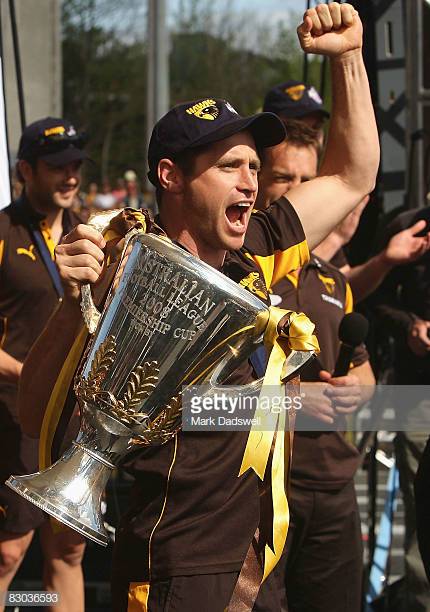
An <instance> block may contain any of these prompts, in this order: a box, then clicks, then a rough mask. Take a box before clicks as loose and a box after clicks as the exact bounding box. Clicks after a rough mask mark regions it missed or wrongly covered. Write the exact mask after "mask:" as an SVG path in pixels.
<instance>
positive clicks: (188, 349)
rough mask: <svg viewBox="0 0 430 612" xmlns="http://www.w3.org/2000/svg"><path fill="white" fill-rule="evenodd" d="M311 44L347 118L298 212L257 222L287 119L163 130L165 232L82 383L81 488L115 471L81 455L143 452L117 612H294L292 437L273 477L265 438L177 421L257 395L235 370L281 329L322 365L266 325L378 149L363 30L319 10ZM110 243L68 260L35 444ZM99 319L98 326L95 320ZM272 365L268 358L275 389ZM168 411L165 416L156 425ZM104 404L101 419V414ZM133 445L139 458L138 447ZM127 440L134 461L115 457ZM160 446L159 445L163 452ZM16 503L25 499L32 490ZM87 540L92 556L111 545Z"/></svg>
mask: <svg viewBox="0 0 430 612" xmlns="http://www.w3.org/2000/svg"><path fill="white" fill-rule="evenodd" d="M298 34H299V39H300V42H301V45H302V48H303V49H304V51H305V52H309V53H320V54H324V55H327V56H329V57H330V58H331V69H332V83H333V110H332V121H331V125H330V132H329V142H328V147H327V153H326V156H325V159H324V161H323V163H322V166H321V169H320V173H319V176H318V177H317V178H316V179H314V180H312V181H309V182H308V183H305V184H302V185H300V186H299V187H297V188H295V189H293V190H291V191H290V192H289V194H288V195H289V201H287V200H285V199H282V200H281V201H279V202H278V203H277V204H275V205H274V206H273V207H272V208H271V209H270V211H258V212H257V213H255V214H252V209H253V205H254V202H255V198H256V195H257V190H258V170H259V167H260V161H259V157H258V150H259V149H260V148H263V147H268V146H274V145H276V144H277V143H279V142H281V141H282V140H283V139H284V136H285V133H284V128H283V125H282V123H281V122H280V121H279V120H278V119H277V118H276V117H275V116H274V115H271V114H270V113H260V114H258V115H254V116H252V117H247V118H243V117H240V116H239V115H238V114H237V112H236V111H235V109H234V108H233V107H232V106H231V105H230V104H229V103H228V102H226V101H224V100H219V99H216V98H210V97H208V98H206V99H200V100H196V101H194V102H188V103H186V104H180V105H178V106H176V107H175V108H173V109H172V110H171V111H169V112H168V113H167V114H166V115H165V116H164V117H163V118H162V119H160V121H159V122H158V123H157V124H156V126H155V127H154V130H153V134H152V137H151V142H150V145H149V151H148V161H149V178H150V180H151V182H152V183H153V184H154V185H155V187H156V190H157V200H158V204H159V209H160V215H159V218H158V219H157V220H156V225H154V226H151V225H150V223H149V221H148V219H143V220H142V219H141V220H140V223H138V224H137V225H136V231H138V230H139V228H140V230H141V231H142V230H143V229H146V232H150V233H147V234H143V235H142V233H141V234H139V235H138V237H137V239H136V237H134V239H132V240H131V242H129V244H128V246H126V248H125V256H124V257H123V259H122V260H121V262H120V264H119V267H118V273H117V275H118V274H121V273H122V277H121V278H120V280H119V281H118V283H119V284H118V290H117V293H115V294H110V297H108V302H107V304H108V308H107V309H106V308H105V311H104V313H103V316H102V319H101V321H100V322H99V323H98V326H97V335H96V337H95V340H94V342H93V344H91V343H90V344H89V345H88V350H87V353H86V359H85V361H84V363H83V365H82V366H81V369H80V370H79V372H78V376H77V378H75V391H76V394H77V396H78V399H79V402H80V405H81V409H82V411H83V420H84V421H85V420H86V419H87V421H86V423H87V425H86V426H85V427H83V428H81V432H80V434H79V437H78V438H77V441H76V442H75V443H74V444H75V449H74V450H73V451H71V454H70V455H69V458H70V457H72V459H73V458H76V457H77V459H76V465H77V466H78V467H77V469H78V471H79V474H80V477H81V478H82V479H83V478H84V476H83V474H84V472H85V470H86V472H85V474H86V476H85V478H86V479H87V482H88V480H89V477H88V474H90V475H91V478H93V477H94V480H96V479H97V478H98V477H100V478H102V476H100V474H101V473H102V467H99V468H98V469H99V471H98V472H97V474H95V472H94V469H93V467H91V468H90V467H89V466H90V463H89V460H87V459H85V461H84V459H83V456H84V455H85V457H87V458H88V457H89V456H91V457H92V460H94V459H95V460H96V461H97V462H98V464H99V466H101V464H102V463H104V464H106V466H108V467H109V466H111V467H113V465H115V461H116V459H117V457H118V456H120V455H121V456H124V455H125V452H124V450H127V451H128V450H130V448H132V450H133V452H132V453H131V454H129V455H128V456H127V457H126V458H125V460H123V461H122V465H123V467H124V468H125V469H127V470H128V471H129V472H130V473H132V474H133V475H134V477H135V486H134V489H133V494H132V500H131V504H130V508H129V511H128V512H127V513H126V515H125V517H123V520H122V521H121V523H120V526H119V528H118V529H117V539H116V543H115V552H114V567H113V576H112V584H113V609H114V610H115V612H120V611H123V610H124V611H125V610H128V611H130V612H131V611H135V610H141V611H144V610H150V611H151V612H158V611H161V610H166V609H169V610H178V611H185V610H187V612H194V611H195V612H201V611H202V610H204V611H205V612H221V611H223V610H226V609H228V610H261V611H262V610H265V611H269V610H270V611H271V610H273V611H275V610H276V611H279V610H280V603H279V596H278V593H277V589H276V586H274V585H273V584H272V575H271V574H270V570H271V569H272V567H273V566H274V564H275V563H276V561H277V560H278V558H279V556H280V553H281V552H282V547H283V542H284V536H285V533H286V532H285V529H284V527H285V525H286V524H287V522H288V506H286V500H285V490H284V481H285V477H286V472H285V469H287V466H286V465H285V463H284V459H283V458H284V441H283V439H284V434H283V435H280V434H279V431H277V432H276V434H274V433H273V432H272V435H271V436H269V438H267V437H266V438H265V440H266V441H267V440H268V450H267V453H268V454H267V456H266V458H265V461H264V469H263V470H262V473H261V472H260V471H259V469H258V467H255V464H256V461H255V462H254V459H256V457H254V456H253V451H255V455H258V454H259V450H258V444H255V445H254V446H252V444H250V441H251V439H252V435H251V434H252V432H250V433H248V432H219V431H218V432H210V433H204V432H198V431H195V432H178V431H177V428H176V429H175V428H174V427H172V426H171V421H173V420H174V416H175V415H176V414H177V408H176V407H177V405H178V397H179V393H180V391H178V389H179V390H180V388H181V385H186V384H194V383H195V382H196V381H197V382H201V381H204V380H206V379H205V376H206V374H207V372H209V373H210V372H212V371H213V370H214V368H215V370H216V372H217V374H216V376H215V379H216V380H217V376H218V375H219V376H218V378H219V379H220V380H221V379H222V382H226V383H227V384H247V383H251V382H252V381H253V380H254V379H255V378H256V375H255V374H254V372H253V368H252V365H251V362H250V361H248V360H246V361H245V362H244V363H242V364H241V365H240V364H239V361H240V359H238V356H239V357H240V356H241V357H242V359H243V356H249V354H250V352H252V350H251V348H252V346H254V345H255V344H256V338H257V336H259V337H261V336H262V334H263V332H264V337H265V340H266V337H267V336H268V333H267V329H268V328H269V327H270V330H271V331H270V334H271V336H272V339H273V342H271V343H270V344H271V345H272V344H273V346H275V345H276V343H277V338H278V336H279V335H282V331H283V326H284V329H285V333H286V335H289V336H290V338H291V336H294V334H296V338H295V340H296V345H295V346H296V347H298V350H301V349H302V345H303V348H304V349H306V348H307V349H308V350H309V347H311V348H312V347H313V348H316V345H315V343H314V344H313V337H312V331H311V330H310V331H309V326H306V324H304V325H302V324H301V323H302V321H301V320H298V318H297V319H295V318H294V317H293V316H287V317H283V318H280V317H279V316H278V318H277V317H276V315H275V316H274V317H273V316H272V314H270V316H269V314H268V311H267V309H266V307H265V306H264V303H268V299H267V289H266V287H269V286H270V285H271V284H273V282H276V280H275V281H274V280H273V279H276V278H277V277H281V276H285V274H286V273H288V272H289V271H292V270H293V269H295V268H297V267H300V266H302V265H303V264H304V263H305V262H306V261H307V257H308V246H307V244H306V241H307V243H308V244H309V246H310V248H313V247H314V246H316V245H317V244H318V243H319V242H320V241H321V240H322V239H323V238H324V237H325V236H326V235H327V234H328V233H329V232H330V230H331V229H332V228H333V227H334V226H335V225H336V224H337V223H338V222H339V221H340V220H341V219H342V218H343V217H345V216H346V215H347V214H348V213H349V212H350V211H351V210H352V209H353V208H354V207H355V206H356V205H357V203H358V202H359V201H360V200H361V199H362V198H363V197H364V195H366V194H367V193H369V192H370V191H372V189H373V187H374V181H375V177H376V172H377V168H378V163H379V144H378V135H377V130H376V125H375V120H374V115H373V108H372V103H371V99H370V92H369V86H368V81H367V75H366V72H365V68H364V64H363V60H362V56H361V45H362V26H361V22H360V19H359V16H358V14H357V12H356V11H355V10H354V9H353V7H352V6H351V5H349V4H342V5H341V4H339V3H336V2H333V3H331V4H329V5H325V4H323V5H319V6H318V7H317V8H316V9H310V10H309V11H307V12H306V14H305V17H304V21H303V23H302V24H301V25H300V27H299V29H298ZM153 233H158V234H159V235H163V234H164V235H165V236H166V237H165V238H158V237H156V236H153ZM116 237H118V236H116ZM167 238H168V239H170V240H167ZM111 239H112V231H111V228H109V227H108V230H107V233H106V232H105V234H104V237H103V236H102V235H101V234H100V233H99V232H98V231H97V230H96V229H94V227H89V226H82V225H80V226H78V227H77V228H76V229H75V230H73V231H72V232H71V233H70V234H69V235H68V236H67V237H66V238H65V240H64V241H63V243H62V244H61V245H60V246H59V247H57V249H56V257H57V263H58V266H59V269H60V274H61V276H62V281H63V284H64V288H65V298H64V300H63V303H62V305H61V307H60V308H59V309H58V310H57V312H56V313H55V314H54V316H53V317H52V319H51V320H50V322H49V324H48V326H47V328H46V329H45V331H44V332H43V334H42V336H41V337H40V339H39V341H38V342H37V343H36V345H35V346H34V348H33V350H32V353H31V354H30V356H29V359H28V361H27V362H26V364H25V366H24V371H23V375H22V379H23V380H22V386H21V391H20V400H19V401H20V411H21V417H22V427H23V429H24V430H25V431H26V432H27V433H28V434H29V435H32V436H33V437H38V436H39V435H40V429H41V426H42V420H43V418H44V413H45V408H46V406H47V404H48V401H49V398H50V396H51V391H52V390H53V389H54V393H53V395H56V396H57V397H60V396H61V388H60V387H61V385H60V384H59V383H58V382H57V384H56V380H57V377H58V376H59V375H60V379H61V376H62V375H63V374H64V367H65V366H64V367H63V363H64V362H65V361H66V364H67V363H68V362H69V363H70V362H71V360H73V359H72V357H73V355H74V354H75V353H79V355H80V354H81V352H82V349H81V350H80V352H79V351H78V349H77V347H78V345H79V338H80V336H81V333H82V332H81V330H82V326H83V322H82V316H81V311H80V308H79V301H80V298H81V289H82V293H83V295H84V300H85V296H87V297H88V293H87V288H85V291H84V288H83V287H82V286H83V285H86V284H88V283H90V284H96V285H97V284H98V281H99V278H100V277H101V276H102V277H103V276H104V270H105V265H104V263H105V252H104V249H105V247H106V244H108V245H109V244H110V243H111V242H112V240H111ZM133 240H134V244H133ZM172 243H173V244H172ZM132 244H133V246H132V247H131V245H132ZM178 247H179V248H178ZM172 262H174V263H175V265H174V266H173V265H172ZM197 271H198V272H197ZM117 278H118V276H117V277H116V279H117ZM202 279H205V282H206V284H204V285H203V284H202V282H203V281H202ZM231 281H234V283H232V282H231ZM116 282H117V280H115V281H114V285H115V284H116ZM235 283H237V284H235ZM142 288H143V289H142ZM234 288H236V289H234ZM141 290H142V293H140V291H141ZM246 290H248V291H246ZM149 294H151V295H150V296H149ZM230 294H234V295H233V297H232V298H231V299H230V297H228V296H229V295H230ZM246 295H247V296H248V297H246ZM172 296H173V297H172ZM244 296H245V297H244ZM257 298H258V299H257ZM150 300H152V301H151V314H149V313H150V310H149V308H150V307H149V302H150ZM158 304H159V306H158ZM87 312H90V314H89V315H88V319H89V320H90V322H91V316H92V315H91V312H93V314H94V311H91V308H90V309H89V310H88V308H87ZM157 315H158V316H157ZM184 317H185V318H184ZM96 318H97V317H96ZM185 319H188V323H185ZM263 319H264V324H262V325H261V324H260V322H261V320H263ZM179 322H180V324H179ZM284 324H285V325H284ZM238 328H240V329H238ZM178 330H179V331H178ZM173 331H174V333H172V332H173ZM54 339H55V341H54ZM138 339H139V345H138ZM47 347H49V348H47ZM71 347H72V350H71ZM148 347H149V348H148ZM220 347H221V348H220ZM273 350H275V349H273ZM227 353H228V355H227ZM143 357H144V359H145V361H144V363H143V361H142V359H143ZM227 357H228V358H227ZM129 364H132V365H129ZM137 364H142V365H137ZM214 364H215V365H214ZM271 364H272V357H271V358H270V360H269V366H268V372H269V370H270V369H271V367H272V366H271ZM220 368H221V369H220ZM74 369H76V367H75V368H74ZM60 372H61V374H60ZM69 380H70V379H69ZM161 380H162V381H163V384H162V385H160V384H159V381H161ZM172 381H173V382H172ZM145 384H146V387H145ZM124 390H125V391H124ZM139 394H140V395H139ZM119 397H122V399H118V398H119ZM136 398H137V399H136ZM142 398H143V399H142ZM144 398H146V399H145V400H144ZM160 398H162V401H161V400H160ZM143 400H144V402H143V403H142V401H143ZM139 402H140V403H139ZM145 402H146V403H145ZM156 402H158V403H159V404H160V402H161V404H162V403H163V402H165V408H164V409H163V410H162V411H161V412H158V413H157V416H156V417H155V418H153V417H152V416H151V415H152V413H151V410H152V409H153V408H154V410H155V404H156ZM179 402H180V400H179ZM90 404H91V405H93V404H94V405H97V407H98V412H97V413H96V412H94V411H92V412H91V411H89V410H88V409H87V406H88V405H90ZM133 406H138V410H132V408H133ZM143 409H144V410H145V413H142V410H143ZM154 414H155V413H154ZM148 415H149V417H148ZM160 423H161V425H160ZM97 427H98V428H99V430H100V431H103V434H101V437H103V436H105V437H106V436H107V437H108V442H106V443H104V446H103V454H102V453H101V452H100V448H101V442H100V439H101V438H100V436H99V438H98V439H97V443H96V442H94V438H93V437H92V435H93V434H92V431H93V430H94V429H96V428H97ZM42 431H43V429H42ZM130 431H131V432H132V436H133V439H132V441H133V445H131V446H130V434H128V438H127V434H126V433H124V432H130ZM106 432H108V434H107V433H106ZM288 435H289V434H288V433H286V434H285V437H287V436H288ZM260 438H261V436H260ZM125 439H127V448H126V449H125V446H124V443H123V442H121V443H119V441H124V440H125ZM154 440H156V441H158V445H152V446H149V443H151V441H152V442H154ZM160 441H161V442H165V443H164V444H161V445H159V443H160ZM272 442H273V448H274V450H273V448H272ZM285 444H286V449H287V450H288V446H287V443H285ZM121 445H122V446H121ZM119 446H121V448H119ZM146 446H149V447H148V448H145V447H146ZM285 454H287V453H285ZM280 457H282V461H281V460H279V458H280ZM277 458H278V459H277ZM74 460H75V459H73V461H74ZM278 460H279V461H278ZM266 466H267V470H266ZM248 467H252V468H253V470H252V469H251V470H250V469H247V468H248ZM53 469H56V468H55V467H54V468H53ZM270 470H272V472H271V474H270ZM257 473H258V475H259V477H257ZM268 473H269V477H268ZM47 474H48V472H47ZM279 475H281V479H279ZM23 478H26V477H23ZM38 478H40V476H39V477H38ZM75 483H76V479H75ZM267 483H269V486H265V485H266V484H267ZM65 484H66V485H67V483H65ZM18 487H21V490H20V492H21V494H23V490H24V489H23V488H22V483H21V484H19V483H18V485H17V490H18ZM54 488H55V486H54V485H52V487H51V489H54ZM65 488H67V486H66V487H65ZM268 491H269V497H268V496H267V493H268ZM24 494H25V495H27V494H28V493H26V492H25V491H24ZM75 494H76V491H75ZM33 500H34V498H33ZM267 500H268V502H269V503H268V504H267V503H266V501H267ZM36 503H37V502H36ZM268 510H269V511H268ZM48 511H50V510H49V509H48ZM266 515H267V516H266ZM57 516H58V515H57ZM64 516H65V517H68V518H67V520H66V519H65V522H67V524H71V525H72V526H73V525H74V523H73V520H74V519H73V517H72V514H71V512H69V513H67V512H66V511H65V510H64ZM263 518H264V519H265V520H263ZM267 518H268V521H267V520H266V519H267ZM77 522H79V521H77ZM94 522H95V521H93V523H94ZM89 523H90V522H89ZM93 523H91V525H92V527H91V529H93ZM88 529H89V528H88ZM281 531H282V534H283V535H282V538H279V532H281ZM82 532H85V529H83V530H82ZM88 533H90V531H88ZM91 533H92V534H93V535H90V537H93V539H96V538H97V529H95V530H94V529H93V531H92V532H91ZM271 534H272V535H273V537H272V535H271ZM279 542H281V550H279ZM273 551H274V554H273ZM260 585H261V586H260Z"/></svg>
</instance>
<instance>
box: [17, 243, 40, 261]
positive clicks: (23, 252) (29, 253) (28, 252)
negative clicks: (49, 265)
mask: <svg viewBox="0 0 430 612" xmlns="http://www.w3.org/2000/svg"><path fill="white" fill-rule="evenodd" d="M16 252H17V253H18V255H27V257H30V259H32V260H33V261H36V255H35V254H34V244H30V246H29V247H28V249H24V248H22V247H19V248H18V249H16Z"/></svg>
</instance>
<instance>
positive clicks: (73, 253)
mask: <svg viewBox="0 0 430 612" xmlns="http://www.w3.org/2000/svg"><path fill="white" fill-rule="evenodd" d="M105 246H106V243H105V240H104V238H103V236H102V235H101V234H100V233H99V232H98V231H97V230H95V229H94V228H92V227H90V226H88V225H77V226H76V227H75V228H74V229H73V230H72V231H71V232H70V234H67V236H64V238H63V240H62V242H61V244H59V245H58V246H57V247H56V249H55V261H56V263H57V266H58V271H59V273H60V277H61V281H62V283H63V287H64V293H65V298H66V299H67V298H68V299H72V300H78V299H79V297H80V290H81V285H82V284H83V283H95V282H97V280H98V279H99V276H100V274H101V272H102V268H103V259H104V253H103V250H102V249H104V247H105Z"/></svg>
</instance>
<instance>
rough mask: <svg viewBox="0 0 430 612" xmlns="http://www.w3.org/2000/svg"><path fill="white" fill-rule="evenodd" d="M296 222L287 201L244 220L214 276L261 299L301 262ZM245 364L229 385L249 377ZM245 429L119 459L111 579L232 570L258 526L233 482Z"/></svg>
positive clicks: (251, 504)
mask: <svg viewBox="0 0 430 612" xmlns="http://www.w3.org/2000/svg"><path fill="white" fill-rule="evenodd" d="M307 257H308V250H307V246H306V242H305V237H304V234H303V229H302V226H301V224H300V221H299V219H298V217H297V215H296V213H295V211H294V209H293V208H292V206H291V205H290V204H289V202H288V201H287V200H283V201H282V202H281V203H280V204H279V205H277V206H274V207H273V208H272V209H271V211H270V212H257V213H255V214H253V215H252V216H251V221H250V226H249V230H248V233H247V235H246V239H245V244H244V247H243V248H242V249H241V250H240V251H235V252H230V253H228V255H227V257H226V260H225V263H224V266H223V268H222V272H223V273H224V274H226V276H228V277H230V278H232V279H233V280H234V281H236V282H238V283H239V284H241V285H242V286H244V287H246V288H247V289H248V290H249V291H251V292H252V293H254V294H256V295H258V296H259V297H260V298H261V299H262V300H265V301H266V302H267V296H268V293H267V289H266V283H267V284H268V285H270V283H271V280H272V278H277V275H278V277H279V275H280V277H282V276H283V275H284V274H286V273H287V272H289V271H291V270H293V269H294V268H297V267H299V266H301V265H303V264H304V263H305V262H306V261H307ZM252 378H253V371H252V368H251V366H250V365H249V364H245V365H244V366H243V367H242V368H240V369H239V371H237V372H235V373H234V374H233V376H232V377H231V379H230V380H229V383H230V384H236V383H246V382H249V381H250V380H252ZM247 437H248V433H247V432H209V433H204V432H180V433H178V434H177V436H176V437H175V439H174V440H172V441H170V442H169V443H167V444H165V445H164V446H161V447H157V448H149V449H147V450H144V451H138V452H137V453H136V454H135V455H134V456H133V457H130V458H128V459H127V460H126V461H125V462H124V468H125V469H127V471H129V472H130V473H132V474H133V475H134V476H135V479H136V484H135V486H134V490H133V494H132V500H131V506H130V509H129V511H128V512H127V513H126V515H125V516H124V517H123V519H122V520H121V523H120V526H119V529H118V530H117V542H116V545H115V551H114V580H115V576H116V577H117V578H118V579H123V580H129V581H130V582H142V581H145V580H149V579H151V580H157V579H160V578H164V577H166V576H167V577H168V576H175V575H193V574H209V573H219V572H231V571H239V570H240V568H241V566H242V563H243V561H244V558H245V554H246V552H247V550H248V547H249V544H250V542H251V540H252V537H253V535H254V532H255V529H256V527H257V524H258V521H259V497H258V482H257V477H256V476H255V474H254V472H252V471H248V472H247V473H246V474H244V475H243V476H241V477H240V478H239V477H238V473H239V469H240V465H241V463H242V458H243V453H244V450H245V445H246V441H247Z"/></svg>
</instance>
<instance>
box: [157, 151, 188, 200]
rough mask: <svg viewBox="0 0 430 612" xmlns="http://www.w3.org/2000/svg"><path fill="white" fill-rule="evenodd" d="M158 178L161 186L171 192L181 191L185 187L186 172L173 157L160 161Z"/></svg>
mask: <svg viewBox="0 0 430 612" xmlns="http://www.w3.org/2000/svg"><path fill="white" fill-rule="evenodd" d="M158 180H159V182H160V185H161V187H162V188H163V189H165V190H166V191H169V192H170V193H181V192H182V191H183V189H184V174H183V172H182V170H181V169H180V168H179V166H178V165H177V164H175V162H173V161H172V160H171V159H167V158H166V159H161V160H160V161H159V162H158Z"/></svg>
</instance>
